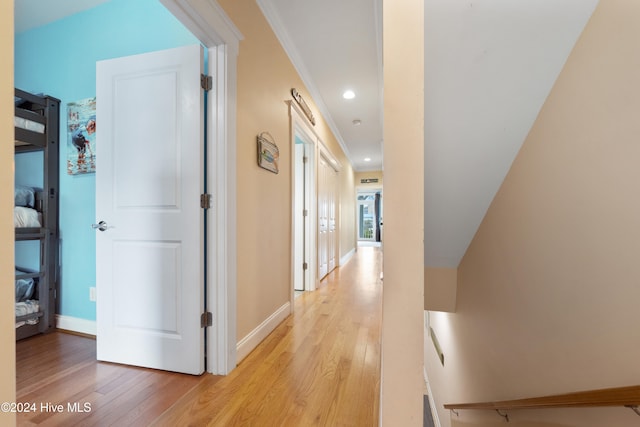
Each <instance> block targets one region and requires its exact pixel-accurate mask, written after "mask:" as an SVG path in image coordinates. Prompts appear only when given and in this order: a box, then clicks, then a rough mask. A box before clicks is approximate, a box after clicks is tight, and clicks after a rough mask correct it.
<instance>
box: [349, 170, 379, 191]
mask: <svg viewBox="0 0 640 427" xmlns="http://www.w3.org/2000/svg"><path fill="white" fill-rule="evenodd" d="M382 176H383V175H382V171H371V172H356V173H355V178H354V179H355V185H356V188H357V189H358V190H366V189H369V188H372V189H378V188H382V184H383V180H382ZM366 178H376V179H377V180H378V182H375V183H367V184H362V183H361V182H360V180H361V179H366Z"/></svg>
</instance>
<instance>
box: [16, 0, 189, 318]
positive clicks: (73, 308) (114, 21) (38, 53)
mask: <svg viewBox="0 0 640 427" xmlns="http://www.w3.org/2000/svg"><path fill="white" fill-rule="evenodd" d="M195 43H198V40H197V39H196V38H195V37H194V36H193V35H192V34H191V33H190V32H189V31H187V30H186V29H185V28H184V27H183V26H182V24H180V22H178V20H177V19H176V18H175V17H174V16H173V15H172V14H171V13H170V12H168V11H167V10H166V9H165V8H164V6H162V4H160V3H159V1H158V0H111V1H110V2H107V3H104V4H102V5H100V6H98V7H95V8H93V9H90V10H88V11H85V12H82V13H79V14H76V15H74V16H70V17H68V18H65V19H61V20H59V21H56V22H54V23H51V24H49V25H46V26H43V27H40V28H36V29H33V30H29V31H25V32H23V33H20V34H16V37H15V85H16V87H18V88H21V89H24V90H27V91H29V92H34V93H46V94H49V95H51V96H55V97H56V98H59V99H60V100H61V101H62V103H61V117H60V129H61V133H60V142H61V144H60V150H61V151H60V237H61V239H62V244H61V286H60V288H61V290H60V295H59V301H60V313H59V314H63V315H66V316H72V317H78V318H82V319H88V320H95V316H96V309H95V303H94V302H90V301H89V287H91V286H95V283H96V256H95V232H94V231H93V230H92V229H91V227H90V225H91V224H92V223H93V222H95V220H96V218H95V174H85V175H74V176H71V175H67V173H66V157H67V153H66V149H67V146H66V142H67V135H66V132H65V129H66V124H67V120H66V106H67V103H69V102H72V101H77V100H80V99H84V98H91V97H94V96H95V95H96V84H95V79H96V61H100V60H103V59H110V58H117V57H121V56H127V55H133V54H138V53H144V52H151V51H155V50H161V49H168V48H172V47H178V46H185V45H191V44H195ZM98 102H100V100H98ZM140 108H144V100H140ZM99 132H100V118H97V133H98V134H99ZM21 156H22V155H21ZM18 157H20V156H18ZM16 162H17V163H16V182H18V183H24V184H31V185H38V184H37V182H42V178H41V176H40V177H38V176H35V175H32V174H33V172H28V173H23V172H21V171H27V170H29V169H31V170H33V168H29V167H27V166H26V165H24V167H23V163H30V162H35V163H38V162H42V160H41V157H40V158H38V157H37V155H36V156H31V157H29V158H21V159H16ZM97 162H98V167H99V162H100V159H99V158H98V159H97ZM34 181H36V182H35V183H34ZM26 252H27V250H25V249H22V248H16V263H19V262H20V258H21V257H26V256H27V255H26ZM25 263H28V262H27V261H25V262H23V264H25Z"/></svg>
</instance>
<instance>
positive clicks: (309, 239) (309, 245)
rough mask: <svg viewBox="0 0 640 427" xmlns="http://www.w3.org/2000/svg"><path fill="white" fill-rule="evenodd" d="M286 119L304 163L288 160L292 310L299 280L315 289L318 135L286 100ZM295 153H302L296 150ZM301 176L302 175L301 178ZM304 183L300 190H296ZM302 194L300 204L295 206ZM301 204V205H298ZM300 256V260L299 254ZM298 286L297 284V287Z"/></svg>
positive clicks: (292, 139) (293, 146) (292, 141)
mask: <svg viewBox="0 0 640 427" xmlns="http://www.w3.org/2000/svg"><path fill="white" fill-rule="evenodd" d="M288 104H289V117H290V123H291V147H292V150H296V148H295V147H297V146H298V145H304V149H303V151H304V156H306V157H307V161H306V163H304V164H303V163H302V162H300V161H296V157H295V156H292V159H291V169H292V172H291V176H293V177H295V180H296V181H295V182H294V185H292V200H293V201H294V202H293V203H292V208H291V209H292V218H293V219H294V220H293V221H292V224H291V226H292V230H291V232H292V238H291V248H292V249H291V261H292V266H293V267H292V270H293V271H292V275H291V277H292V284H291V297H290V301H291V307H294V306H295V304H294V289H296V287H297V285H296V283H299V280H301V279H303V281H304V283H305V290H307V291H313V290H315V289H316V280H317V277H318V275H317V247H316V241H317V228H316V223H317V214H316V212H317V192H316V191H317V188H316V173H315V171H316V169H317V168H316V151H317V141H318V136H317V135H316V133H315V131H314V130H313V128H312V127H311V125H310V123H309V122H308V120H307V119H306V117H305V116H304V114H303V113H302V112H301V111H300V110H299V108H298V107H297V105H296V104H295V102H293V101H288ZM296 137H297V138H299V139H300V140H302V142H303V144H296ZM298 150H300V151H302V150H301V149H299V148H298ZM302 175H303V176H302ZM302 181H304V188H300V187H298V184H300V183H301V182H302ZM301 193H304V197H303V198H304V201H300V203H296V202H297V201H298V199H299V198H300V197H301V196H300V194H301ZM301 205H302V206H301ZM301 208H302V209H306V210H307V216H306V217H305V219H306V220H305V221H301V219H302V217H301V215H300V212H299V211H300V209H301ZM301 222H302V223H301ZM303 254H304V259H303V256H302V255H303ZM303 262H306V263H307V267H308V268H307V269H306V270H302V269H301V268H300V264H301V263H303ZM298 287H299V285H298Z"/></svg>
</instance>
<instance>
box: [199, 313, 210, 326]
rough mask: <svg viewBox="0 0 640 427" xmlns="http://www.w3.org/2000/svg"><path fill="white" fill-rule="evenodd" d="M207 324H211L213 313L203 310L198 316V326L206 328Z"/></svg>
mask: <svg viewBox="0 0 640 427" xmlns="http://www.w3.org/2000/svg"><path fill="white" fill-rule="evenodd" d="M207 326H213V314H211V312H210V311H207V312H204V313H202V315H201V316H200V327H201V328H206V327H207Z"/></svg>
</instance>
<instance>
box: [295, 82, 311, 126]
mask: <svg viewBox="0 0 640 427" xmlns="http://www.w3.org/2000/svg"><path fill="white" fill-rule="evenodd" d="M291 95H292V96H293V99H295V100H296V102H297V103H298V105H299V106H300V108H302V111H303V112H304V114H305V116H307V118H308V119H309V121H310V122H311V124H312V125H314V126H315V125H316V118H315V117H313V113H312V112H311V109H310V108H309V106H308V105H307V103H306V102H305V100H304V99H303V98H302V95H300V94H299V93H298V91H297V90H296V89H295V88H292V89H291Z"/></svg>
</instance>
